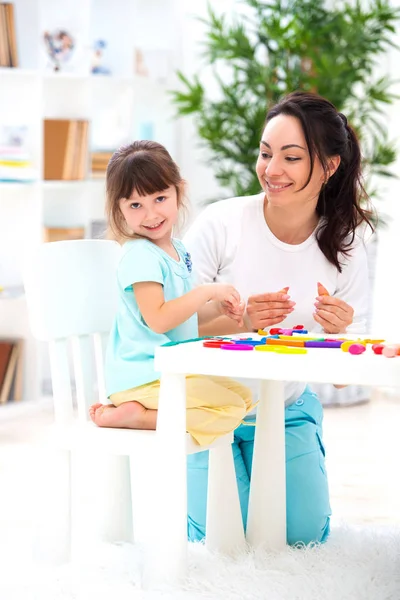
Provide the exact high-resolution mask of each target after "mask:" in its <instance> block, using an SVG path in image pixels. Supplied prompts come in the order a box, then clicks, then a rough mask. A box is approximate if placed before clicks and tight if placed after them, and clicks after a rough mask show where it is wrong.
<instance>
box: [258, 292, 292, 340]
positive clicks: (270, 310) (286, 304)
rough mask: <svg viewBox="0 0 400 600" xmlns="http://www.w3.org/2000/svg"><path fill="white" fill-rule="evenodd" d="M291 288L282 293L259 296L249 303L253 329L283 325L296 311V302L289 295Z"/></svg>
mask: <svg viewBox="0 0 400 600" xmlns="http://www.w3.org/2000/svg"><path fill="white" fill-rule="evenodd" d="M288 290H289V288H284V289H283V290H281V291H280V292H271V293H267V294H257V295H255V296H250V297H249V299H248V301H247V317H248V320H249V322H250V325H251V329H255V330H257V329H265V328H266V327H271V326H272V325H277V324H278V323H281V322H282V321H283V320H284V319H285V318H286V317H287V316H288V315H289V314H290V313H291V312H293V310H294V306H295V304H296V302H292V301H291V300H290V296H289V295H288V294H287V291H288Z"/></svg>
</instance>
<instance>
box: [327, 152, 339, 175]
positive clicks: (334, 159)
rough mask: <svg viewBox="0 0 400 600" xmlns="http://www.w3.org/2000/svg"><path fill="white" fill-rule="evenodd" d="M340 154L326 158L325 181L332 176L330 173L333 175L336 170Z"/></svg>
mask: <svg viewBox="0 0 400 600" xmlns="http://www.w3.org/2000/svg"><path fill="white" fill-rule="evenodd" d="M340 160H341V158H340V156H339V155H338V156H331V158H330V159H329V160H328V170H327V173H326V181H328V179H330V177H332V175H334V174H335V173H336V171H337V170H338V168H339V165H340Z"/></svg>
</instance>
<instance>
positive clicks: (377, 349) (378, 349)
mask: <svg viewBox="0 0 400 600" xmlns="http://www.w3.org/2000/svg"><path fill="white" fill-rule="evenodd" d="M383 348H384V345H383V344H372V351H373V352H374V354H382V350H383Z"/></svg>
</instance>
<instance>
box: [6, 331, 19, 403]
mask: <svg viewBox="0 0 400 600" xmlns="http://www.w3.org/2000/svg"><path fill="white" fill-rule="evenodd" d="M23 367H24V340H22V339H13V340H11V339H3V340H1V339H0V404H5V403H6V402H8V401H9V400H14V401H19V400H21V399H22V394H23Z"/></svg>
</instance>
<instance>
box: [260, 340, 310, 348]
mask: <svg viewBox="0 0 400 600" xmlns="http://www.w3.org/2000/svg"><path fill="white" fill-rule="evenodd" d="M266 343H267V346H293V347H297V348H304V344H305V342H303V340H297V339H292V340H276V339H272V338H269V339H267V341H266Z"/></svg>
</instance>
